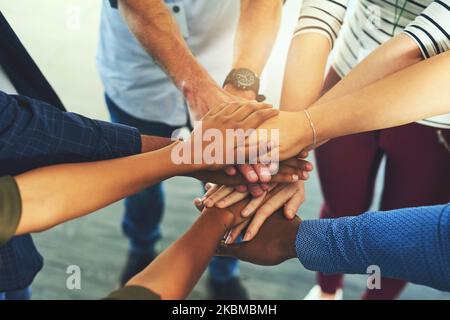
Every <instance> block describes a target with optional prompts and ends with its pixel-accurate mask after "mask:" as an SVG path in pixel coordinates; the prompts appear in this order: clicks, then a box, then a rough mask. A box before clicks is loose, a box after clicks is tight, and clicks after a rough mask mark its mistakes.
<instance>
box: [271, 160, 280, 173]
mask: <svg viewBox="0 0 450 320" xmlns="http://www.w3.org/2000/svg"><path fill="white" fill-rule="evenodd" d="M269 170H270V173H272V174H273V173H276V172H277V171H278V164H276V163H274V162H272V163H271V164H270V165H269Z"/></svg>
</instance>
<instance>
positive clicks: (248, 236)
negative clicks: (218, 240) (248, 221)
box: [242, 231, 252, 241]
mask: <svg viewBox="0 0 450 320" xmlns="http://www.w3.org/2000/svg"><path fill="white" fill-rule="evenodd" d="M251 236H252V233H251V232H250V231H247V232H246V233H245V236H244V239H242V240H243V241H248V240H250V238H251Z"/></svg>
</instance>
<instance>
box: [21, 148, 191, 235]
mask: <svg viewBox="0 0 450 320" xmlns="http://www.w3.org/2000/svg"><path fill="white" fill-rule="evenodd" d="M170 150H171V147H167V148H164V149H161V150H160V151H156V152H151V153H145V154H140V155H136V156H132V157H126V158H120V159H114V160H106V161H98V162H92V163H81V164H79V163H77V164H62V165H55V166H50V167H44V168H40V169H36V170H33V171H30V172H27V173H24V174H21V175H19V176H17V177H16V181H17V184H18V186H19V190H20V194H21V197H22V214H21V220H20V223H19V226H18V229H17V231H16V235H21V234H26V233H30V232H39V231H43V230H46V229H48V228H50V227H53V226H55V225H57V224H60V223H63V222H66V221H69V220H72V219H75V218H78V217H81V216H84V215H86V214H88V213H90V212H93V211H95V210H97V209H100V208H102V207H104V206H106V205H108V204H111V203H113V202H115V201H117V200H120V199H122V198H124V197H126V196H128V195H131V194H133V193H135V192H137V191H139V190H141V189H143V188H144V187H146V186H149V185H152V184H154V183H157V182H159V181H161V180H164V179H166V178H168V177H170V176H173V175H177V174H184V173H186V172H189V170H188V167H183V166H176V165H174V164H173V163H172V161H171V160H170Z"/></svg>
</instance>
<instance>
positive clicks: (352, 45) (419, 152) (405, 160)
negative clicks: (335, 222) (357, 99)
mask: <svg viewBox="0 0 450 320" xmlns="http://www.w3.org/2000/svg"><path fill="white" fill-rule="evenodd" d="M349 3H350V1H348V0H336V1H326V0H320V1H317V0H314V1H312V0H311V1H310V0H305V1H303V5H302V9H301V12H300V16H299V20H298V25H297V28H296V30H295V33H294V38H293V40H292V44H291V49H290V53H289V57H288V63H287V65H288V66H289V69H287V70H286V74H285V80H284V87H283V94H282V108H281V109H284V110H290V111H294V110H302V109H306V108H308V107H309V106H310V105H311V104H312V103H314V102H315V101H316V100H317V99H318V98H319V96H320V95H321V94H323V93H324V92H327V93H325V95H324V96H323V97H322V98H321V99H319V103H320V102H324V100H325V101H330V99H333V98H339V97H342V96H344V95H346V94H347V93H349V91H350V92H351V91H352V90H356V89H358V88H362V87H365V86H368V85H370V84H371V83H374V82H375V81H377V80H379V79H382V78H384V77H387V76H388V75H391V74H394V73H396V72H398V71H400V70H402V69H404V68H407V67H408V66H410V65H412V64H415V63H417V62H419V61H421V60H423V59H429V58H431V57H433V56H436V55H439V54H442V53H443V52H446V51H448V50H449V49H450V1H448V0H443V1H439V0H438V1H431V0H422V1H407V0H396V1H391V2H388V1H381V0H374V1H367V0H359V1H355V4H356V7H355V10H354V11H353V13H352V14H351V15H349V16H348V17H347V18H346V19H348V20H347V21H346V23H344V16H345V14H346V10H347V5H349ZM341 27H342V28H341ZM380 45H381V46H384V49H385V50H383V51H377V49H378V48H379V47H380ZM333 48H334V53H335V55H334V57H333V61H332V64H331V68H330V70H329V72H328V75H327V77H326V78H325V79H324V78H323V75H324V74H325V72H324V71H325V68H326V65H327V59H328V56H329V53H330V51H331V49H333ZM374 53H376V54H374ZM369 59H370V61H372V62H374V61H375V62H376V67H373V65H372V67H371V68H368V67H367V63H366V62H367V60H369ZM343 78H344V79H346V80H347V81H346V86H343V85H341V83H342V81H341V79H343ZM332 88H333V90H331V91H334V93H333V94H329V93H330V92H331V91H329V90H330V89H332ZM335 88H338V89H337V90H335ZM328 91H329V92H328ZM336 92H338V93H339V94H340V95H339V94H338V96H336ZM380 94H384V93H381V92H380ZM449 137H450V116H449V115H441V116H438V117H434V118H429V119H424V120H422V121H419V122H417V123H412V124H408V125H404V126H400V127H396V128H389V129H383V130H377V131H373V132H367V133H360V134H355V135H350V136H345V137H341V138H338V139H334V140H332V141H330V142H328V143H326V144H325V145H323V146H321V147H319V148H318V149H317V150H316V153H315V154H316V159H317V169H318V172H319V178H320V182H321V187H322V191H323V195H324V200H325V202H324V204H323V207H322V211H321V214H320V216H321V218H338V217H341V216H343V215H358V214H359V213H360V212H364V211H367V210H368V209H369V207H370V205H371V203H372V200H373V193H374V185H375V178H376V174H377V171H378V169H379V166H380V164H381V160H382V158H383V157H386V171H385V177H384V186H383V194H382V199H381V210H383V211H388V210H394V209H398V208H404V207H417V206H427V205H436V204H440V203H445V202H448V201H450V194H449V191H450V184H449V181H450V179H449V177H450V167H449V165H448V164H449V159H450V157H449V155H450V154H449V148H448V143H449V142H448V141H449V140H450V138H449ZM339 163H346V166H345V167H342V166H340V165H338V164H339ZM418 168H420V169H418ZM342 280H343V275H340V274H334V275H328V274H324V273H318V285H317V286H315V287H314V288H313V289H312V290H311V291H310V293H309V294H308V296H307V297H306V299H341V298H342V286H343V282H342ZM405 284H406V283H405V282H404V281H401V280H398V279H388V278H383V280H382V283H381V290H366V291H365V293H364V294H363V296H362V298H363V299H394V298H396V297H397V296H398V295H399V294H400V292H401V291H402V289H403V288H404V286H405Z"/></svg>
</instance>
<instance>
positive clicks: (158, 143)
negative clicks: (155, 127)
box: [141, 135, 173, 153]
mask: <svg viewBox="0 0 450 320" xmlns="http://www.w3.org/2000/svg"><path fill="white" fill-rule="evenodd" d="M172 143H173V141H172V139H170V138H164V137H157V136H147V135H141V152H142V153H145V152H152V151H156V150H159V149H162V148H164V147H167V146H169V145H171V144H172Z"/></svg>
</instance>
